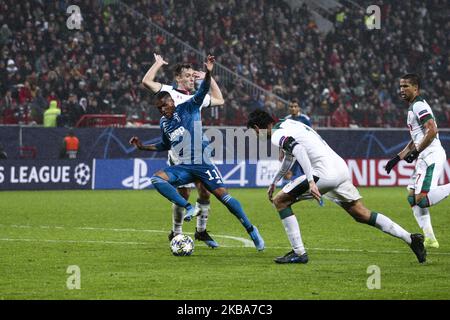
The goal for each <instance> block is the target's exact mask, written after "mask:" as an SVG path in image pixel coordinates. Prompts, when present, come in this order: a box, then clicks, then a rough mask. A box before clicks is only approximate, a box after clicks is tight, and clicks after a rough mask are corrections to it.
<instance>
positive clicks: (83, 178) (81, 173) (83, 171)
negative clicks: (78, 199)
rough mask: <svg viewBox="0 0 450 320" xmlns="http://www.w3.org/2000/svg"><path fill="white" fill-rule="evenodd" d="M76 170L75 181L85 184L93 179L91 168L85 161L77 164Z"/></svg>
mask: <svg viewBox="0 0 450 320" xmlns="http://www.w3.org/2000/svg"><path fill="white" fill-rule="evenodd" d="M74 172H75V173H74V178H75V182H76V183H78V184H79V185H82V186H84V185H86V184H87V183H88V182H89V180H90V179H91V169H90V168H89V166H88V165H86V164H84V163H80V164H79V165H77V166H76V167H75V170H74Z"/></svg>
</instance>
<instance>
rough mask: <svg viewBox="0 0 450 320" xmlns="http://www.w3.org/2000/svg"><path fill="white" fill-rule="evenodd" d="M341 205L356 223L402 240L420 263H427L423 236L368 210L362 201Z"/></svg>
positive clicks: (342, 203)
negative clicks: (369, 226)
mask: <svg viewBox="0 0 450 320" xmlns="http://www.w3.org/2000/svg"><path fill="white" fill-rule="evenodd" d="M340 205H341V206H342V207H343V208H344V209H345V210H346V211H347V212H348V213H349V214H350V215H351V216H352V217H353V218H354V219H355V221H357V222H360V223H366V224H368V225H371V226H373V227H375V228H377V229H380V230H381V231H383V232H385V233H387V234H389V235H391V236H393V237H396V238H399V239H402V240H403V241H405V242H406V243H407V244H408V245H409V246H410V247H411V249H412V250H413V251H414V253H415V255H416V257H417V259H418V260H419V262H420V263H422V262H425V261H426V254H427V253H426V250H425V247H424V245H423V242H424V237H423V235H421V234H418V233H417V234H411V233H409V232H408V231H406V230H405V229H403V228H402V227H401V226H400V225H398V224H397V223H395V222H394V221H392V220H391V219H390V218H388V217H386V216H385V215H383V214H382V213H379V212H374V211H371V210H369V209H367V208H366V207H365V206H364V205H363V203H362V201H361V200H356V201H352V202H341V203H340Z"/></svg>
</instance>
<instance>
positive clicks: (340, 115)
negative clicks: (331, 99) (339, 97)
mask: <svg viewBox="0 0 450 320" xmlns="http://www.w3.org/2000/svg"><path fill="white" fill-rule="evenodd" d="M349 124H350V118H349V115H348V112H347V110H345V107H344V105H343V104H342V103H340V104H339V107H338V108H337V109H336V110H335V111H334V112H333V115H332V116H331V126H332V127H348V126H349Z"/></svg>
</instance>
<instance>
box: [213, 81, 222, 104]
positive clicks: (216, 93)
mask: <svg viewBox="0 0 450 320" xmlns="http://www.w3.org/2000/svg"><path fill="white" fill-rule="evenodd" d="M224 104H225V100H224V99H223V95H222V91H220V88H219V85H218V84H217V82H216V80H214V78H212V77H211V106H222V105H224Z"/></svg>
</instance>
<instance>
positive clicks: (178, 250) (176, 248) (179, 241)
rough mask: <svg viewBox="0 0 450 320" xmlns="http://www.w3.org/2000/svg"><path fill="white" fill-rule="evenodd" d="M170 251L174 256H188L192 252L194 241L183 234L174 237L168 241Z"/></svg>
mask: <svg viewBox="0 0 450 320" xmlns="http://www.w3.org/2000/svg"><path fill="white" fill-rule="evenodd" d="M170 250H172V253H173V255H174V256H190V255H191V254H192V253H193V252H194V240H192V238H191V237H189V236H187V235H185V234H179V235H176V236H175V237H174V238H173V239H172V241H170Z"/></svg>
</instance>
